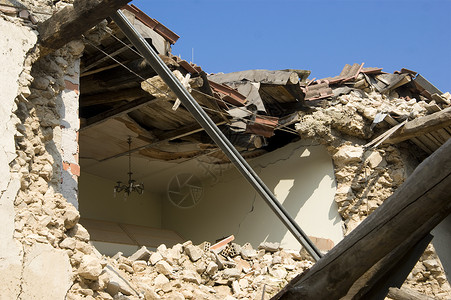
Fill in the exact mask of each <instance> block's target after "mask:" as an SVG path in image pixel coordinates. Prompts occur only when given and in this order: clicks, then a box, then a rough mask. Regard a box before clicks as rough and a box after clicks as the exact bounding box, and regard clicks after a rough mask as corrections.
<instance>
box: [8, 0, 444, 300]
mask: <svg viewBox="0 0 451 300" xmlns="http://www.w3.org/2000/svg"><path fill="white" fill-rule="evenodd" d="M22 2H23V3H24V4H25V5H26V6H27V7H29V8H30V10H31V12H32V14H36V15H37V16H38V18H40V19H42V18H45V16H47V17H48V16H49V15H50V14H51V13H52V12H53V11H54V10H57V9H60V8H61V7H62V6H64V5H67V4H68V3H69V4H70V3H72V2H73V1H53V2H52V1H50V2H49V1H43V0H42V1H31V0H27V1H22ZM3 17H4V18H5V19H7V20H10V21H12V22H17V20H14V18H10V17H6V16H3ZM20 24H23V23H20ZM28 25H30V24H28ZM20 26H22V25H20ZM30 26H31V25H30ZM101 26H105V24H101ZM90 36H91V37H92V39H95V36H96V32H95V30H94V31H92V32H91V35H90ZM83 47H84V45H83V43H82V42H81V41H74V42H71V43H69V44H68V45H67V46H65V47H63V48H62V49H60V50H58V51H56V52H55V53H54V54H52V55H49V56H47V57H45V58H42V59H41V60H39V61H37V57H38V54H37V53H36V52H34V51H35V50H32V51H31V52H30V53H29V54H28V56H27V58H26V59H25V61H24V66H23V71H22V73H21V74H20V78H19V83H20V87H19V89H18V92H17V98H16V101H15V105H16V107H17V108H16V111H15V116H16V117H17V119H18V124H17V126H16V128H17V132H16V136H15V146H16V157H15V159H14V160H13V161H12V162H11V163H10V168H11V169H10V170H11V173H13V174H15V175H17V176H18V180H19V182H20V188H19V192H18V194H17V196H16V197H15V200H14V208H15V231H14V239H15V241H16V242H17V243H18V244H20V245H21V249H22V250H21V255H22V257H21V258H20V259H21V261H22V263H23V264H24V274H23V278H21V279H20V280H22V283H23V285H21V289H23V290H22V291H21V293H22V294H21V297H18V299H27V297H28V296H30V297H29V298H28V299H30V298H31V296H32V293H31V292H30V291H31V290H27V287H26V286H27V284H28V282H31V280H33V279H35V278H36V276H35V275H33V273H31V271H34V270H31V271H30V270H29V269H30V264H28V265H27V267H25V265H26V264H27V263H28V262H31V261H33V260H34V259H35V257H40V260H36V261H43V262H45V263H49V262H50V263H51V262H52V261H53V262H58V266H59V268H58V269H63V268H66V265H67V266H68V268H69V270H62V271H61V273H58V272H57V273H56V274H58V276H61V278H60V279H61V282H65V284H64V285H63V284H62V288H63V289H66V290H67V289H69V287H70V290H69V292H68V294H67V296H66V299H68V300H70V299H81V298H83V299H229V300H232V299H262V296H264V299H269V298H270V296H271V295H274V294H275V293H276V292H277V291H278V290H280V289H281V288H282V287H283V286H284V285H286V284H287V283H288V282H289V281H290V280H291V279H293V278H294V277H295V276H296V275H297V274H300V273H302V272H303V271H305V270H307V269H308V268H310V267H311V266H312V265H313V263H312V261H311V260H309V259H308V257H307V256H306V255H302V254H301V253H303V252H301V253H299V252H295V251H289V250H286V249H280V247H279V245H278V244H276V243H263V244H261V245H260V246H259V247H258V249H253V248H252V246H250V245H249V244H246V245H243V246H239V245H237V244H232V245H233V246H231V247H228V248H226V249H227V251H224V250H223V251H221V252H220V253H215V252H212V251H210V250H209V249H208V248H207V249H206V247H203V246H197V245H193V244H192V243H191V242H189V241H188V242H185V243H184V244H183V245H182V244H177V245H175V246H173V247H171V248H167V247H166V246H164V245H162V246H160V247H158V249H157V251H156V252H151V251H149V250H147V249H146V248H141V249H140V250H139V251H138V252H136V253H135V254H133V255H132V256H130V257H128V258H127V257H124V256H122V255H121V254H120V253H119V254H117V255H115V256H114V257H113V258H109V257H102V256H101V255H100V254H99V253H98V252H97V250H96V249H95V248H94V247H93V246H92V245H90V244H89V233H88V232H87V230H86V229H85V228H84V227H83V226H82V225H81V224H79V223H78V220H79V218H80V215H79V213H78V211H77V209H76V208H75V207H74V206H73V205H72V204H70V203H68V202H67V199H65V198H64V197H63V196H62V194H61V187H60V183H61V178H62V175H61V172H62V171H61V169H62V165H61V164H62V162H61V161H58V155H57V154H56V153H57V149H56V148H57V146H58V145H55V137H57V136H59V135H61V130H62V129H61V127H60V125H61V124H60V123H61V122H60V120H61V115H60V113H59V110H58V108H59V106H61V103H60V95H61V93H62V91H63V90H64V89H65V86H66V84H65V81H64V78H65V76H67V75H69V76H74V75H76V73H77V72H76V70H75V68H74V65H75V61H76V60H77V59H78V57H79V56H80V55H81V54H82V51H83ZM442 97H444V98H445V99H447V100H448V102H449V101H450V100H451V96H450V95H449V93H447V94H444V95H442ZM430 105H431V103H426V102H425V101H423V100H421V99H420V101H416V100H415V101H414V99H412V100H406V99H401V98H399V97H397V95H396V93H394V92H393V93H391V94H390V95H382V94H379V93H376V92H363V91H362V92H360V93H358V92H355V91H353V92H351V93H350V94H348V95H342V96H339V97H337V98H336V99H335V100H333V101H331V103H330V105H329V106H328V107H325V108H316V110H315V111H313V112H301V113H300V114H299V122H298V123H297V124H296V129H297V130H298V132H299V134H300V135H301V137H305V138H314V139H316V140H318V141H320V142H321V143H323V144H325V145H326V146H327V149H328V151H329V152H330V154H331V156H332V158H333V161H334V164H335V175H336V180H337V193H336V196H335V201H336V203H337V205H338V208H339V212H340V214H341V216H342V217H343V219H344V220H345V228H344V232H345V233H346V234H348V233H349V232H351V231H352V229H354V228H355V227H356V226H358V224H360V222H361V221H362V220H363V219H364V218H365V217H367V216H368V215H369V214H371V212H373V211H374V210H375V209H376V208H377V207H378V206H379V205H380V204H382V203H383V201H384V200H385V199H386V198H388V197H389V196H390V195H391V194H392V193H393V191H394V190H395V189H396V188H397V187H399V186H400V185H401V184H402V182H403V181H404V180H405V179H406V177H407V176H408V174H409V173H410V171H411V169H413V168H414V167H415V165H414V164H412V163H411V161H414V160H415V157H412V154H411V151H408V149H406V148H404V146H402V145H397V146H396V147H395V146H391V145H382V146H379V147H378V148H377V149H365V148H364V147H363V145H365V144H366V143H367V142H368V140H369V139H370V138H371V137H374V136H375V133H377V132H381V131H383V130H386V129H388V127H387V126H386V125H384V124H379V125H376V127H375V128H373V129H372V126H371V125H372V122H373V120H374V118H375V116H376V115H377V113H379V112H394V113H396V114H397V115H398V116H404V117H419V116H422V115H425V114H427V112H428V107H429V106H430ZM373 130H374V131H373ZM409 150H412V149H409ZM2 192H3V191H2ZM44 250H45V251H44ZM42 253H47V256H43V255H42ZM59 262H61V263H59ZM31 266H32V267H33V265H31ZM28 271H30V272H29V273H27V272H28ZM27 274H28V275H27ZM61 274H65V275H66V277H64V278H63V277H62V275H61ZM27 276H29V278H30V280H27V278H28V277H27ZM44 284H45V282H44ZM405 285H406V286H409V287H411V288H413V289H415V290H417V291H419V292H422V293H424V294H427V295H431V296H434V297H436V298H437V299H447V298H450V297H451V288H450V286H449V283H448V282H447V280H446V277H445V275H444V271H443V268H442V266H441V264H440V262H439V260H438V258H437V256H436V254H435V251H434V249H433V247H432V245H429V246H428V249H427V250H426V251H425V252H424V254H423V256H422V258H421V259H420V261H419V262H418V263H417V264H416V266H415V267H414V269H413V270H412V272H411V274H410V275H409V277H408V280H407V281H406V283H405ZM66 286H67V287H66ZM31 288H32V287H30V289H31ZM33 288H36V286H34V287H33ZM27 295H28V296H27ZM55 295H56V294H55ZM0 296H1V295H0ZM57 298H58V297H57V296H55V299H57Z"/></svg>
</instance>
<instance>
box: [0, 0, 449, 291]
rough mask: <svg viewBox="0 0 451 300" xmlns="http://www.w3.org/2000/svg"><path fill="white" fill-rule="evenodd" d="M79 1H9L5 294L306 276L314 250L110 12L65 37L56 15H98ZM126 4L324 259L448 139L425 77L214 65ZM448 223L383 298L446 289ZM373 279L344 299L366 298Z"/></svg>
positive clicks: (5, 23) (444, 107) (4, 100)
mask: <svg viewBox="0 0 451 300" xmlns="http://www.w3.org/2000/svg"><path fill="white" fill-rule="evenodd" d="M71 2H73V1H54V3H52V4H49V3H47V2H46V1H12V0H7V1H1V2H0V11H1V18H0V31H1V32H2V34H3V36H4V37H5V38H2V40H1V41H0V43H2V44H1V49H2V55H1V60H2V64H3V65H4V69H3V70H2V72H1V74H2V83H1V84H2V95H1V107H2V111H4V114H3V116H4V118H2V119H1V121H0V122H1V129H0V130H1V132H2V134H3V138H2V139H1V140H0V143H1V145H2V147H0V149H1V151H2V152H1V155H0V157H1V166H0V168H2V169H1V170H2V173H3V174H5V176H4V177H3V178H2V179H1V182H0V184H1V185H0V186H1V194H0V195H1V203H0V205H1V209H0V213H1V215H2V218H1V219H2V225H3V226H2V230H1V231H0V235H1V241H2V242H1V244H0V249H1V251H0V256H1V260H0V278H1V279H2V280H3V282H6V283H7V284H6V285H5V287H4V288H3V289H2V291H1V292H0V296H1V299H13V298H14V299H33V298H43V299H47V298H48V299H79V298H88V299H139V298H144V299H160V298H162V299H165V298H166V299H224V298H229V299H256V298H258V299H261V298H270V297H272V296H275V295H276V293H278V292H279V290H281V289H282V288H283V287H284V286H286V285H287V284H288V282H290V281H292V280H294V281H296V280H297V279H295V278H296V277H295V276H296V275H298V274H301V273H303V272H307V270H309V269H310V268H311V267H312V266H313V265H314V263H315V262H314V259H312V257H310V256H309V254H308V253H306V252H305V250H303V249H301V248H302V247H301V246H300V245H299V243H298V241H297V240H296V239H295V238H294V237H293V236H292V235H291V234H290V232H289V231H288V230H287V229H286V228H285V226H284V225H283V224H281V223H280V222H279V220H278V219H277V218H276V217H275V216H274V214H273V213H272V211H271V210H270V209H269V208H267V207H266V205H265V203H264V202H263V201H261V199H260V197H259V195H258V194H257V193H256V192H255V191H253V190H252V189H251V187H250V186H249V185H248V183H247V182H246V181H245V180H244V179H242V178H241V176H240V174H239V173H238V172H237V171H236V170H235V169H234V168H233V166H232V165H231V164H230V162H229V160H228V159H227V157H226V156H225V155H224V153H223V152H222V151H221V150H219V149H218V147H217V146H216V145H215V143H214V142H213V141H212V140H211V138H210V137H209V136H208V135H207V134H206V132H205V131H204V130H203V128H202V127H201V126H200V125H199V124H198V122H197V120H196V119H195V118H194V117H193V116H192V115H191V114H190V112H189V111H187V110H186V108H185V107H184V105H183V104H182V105H180V99H177V96H176V95H175V94H174V93H173V91H172V90H171V89H170V88H169V87H168V85H167V84H166V83H165V82H164V80H162V79H161V77H160V76H158V75H157V73H156V72H155V71H154V70H153V69H152V68H151V67H150V66H149V65H148V64H147V63H146V60H145V59H144V58H143V57H142V56H141V54H140V53H139V52H138V51H137V50H136V48H135V47H134V46H133V45H132V44H131V42H130V41H129V40H128V39H127V38H126V36H125V35H124V34H123V33H122V32H121V30H120V29H119V28H118V27H117V26H116V24H115V23H114V22H112V21H111V20H110V19H107V20H105V21H101V19H103V18H105V17H107V16H108V15H109V14H111V13H112V12H113V11H114V10H110V12H109V13H107V12H105V13H107V14H106V15H105V16H104V17H101V16H97V17H96V18H100V19H98V21H97V22H95V23H93V24H92V25H96V26H95V27H93V28H91V27H92V26H89V27H87V28H86V30H85V31H86V32H85V31H82V32H80V35H81V34H83V36H82V38H79V36H77V35H75V36H71V35H70V34H66V35H63V34H59V33H58V30H60V31H64V30H68V29H66V27H64V26H61V24H59V23H58V21H59V20H58V19H56V20H57V21H56V23H52V19H53V18H55V17H58V14H60V15H61V13H65V14H66V15H67V14H69V13H72V14H73V15H74V16H77V11H80V13H79V14H81V12H82V11H83V10H84V9H88V10H89V8H86V7H85V5H84V4H85V1H78V6H77V1H75V3H73V5H72V3H71ZM116 2H121V1H96V3H97V4H95V5H100V7H101V6H102V3H107V5H111V6H114V5H116V9H117V8H119V7H122V6H123V5H124V4H125V3H122V4H121V5H119V4H120V3H119V4H118V3H116ZM122 2H127V1H122ZM108 3H109V4H108ZM111 3H115V4H114V5H113V4H111ZM118 5H119V6H118ZM110 9H111V8H110ZM74 10H75V13H74ZM122 11H123V13H124V14H125V15H126V16H127V18H128V19H129V20H130V22H131V23H132V24H133V26H134V27H135V28H137V29H138V31H139V32H140V33H141V35H142V36H143V37H144V38H145V39H146V41H147V42H148V43H149V44H150V45H151V46H152V48H153V49H154V50H155V51H156V52H157V53H158V54H159V56H160V58H161V59H162V60H163V61H164V63H165V64H166V66H167V67H169V69H170V70H171V71H172V72H173V74H174V75H175V76H176V77H177V78H179V80H180V81H181V82H182V83H183V85H184V86H185V87H186V89H187V90H188V91H189V93H190V94H191V95H192V96H193V98H194V99H195V100H196V102H197V103H199V104H200V105H201V106H202V108H203V109H204V110H205V112H206V113H207V114H208V116H209V117H210V118H211V120H213V122H214V123H215V124H216V125H217V126H218V127H219V128H220V129H221V131H222V132H223V134H224V135H225V136H226V137H227V138H228V140H230V142H231V143H232V144H233V146H234V147H235V148H236V149H237V150H239V151H240V153H241V155H242V156H243V157H244V158H246V159H247V160H249V162H250V164H251V165H252V167H253V168H254V169H255V170H257V172H258V175H259V176H260V177H261V178H262V179H263V181H264V182H265V183H266V185H267V186H268V187H269V188H270V189H271V190H272V191H273V193H274V194H275V195H276V197H277V199H278V200H279V201H280V202H282V203H283V205H284V207H285V208H286V209H287V211H288V212H289V213H290V214H291V215H292V216H293V217H294V220H295V221H296V222H297V223H299V225H300V227H302V229H303V230H305V232H306V233H307V234H308V235H309V237H310V239H311V240H312V241H313V242H314V243H315V245H316V246H317V247H318V248H319V249H320V250H321V251H322V252H323V253H326V252H328V251H330V250H331V249H334V248H335V249H336V248H337V247H334V246H336V245H337V244H338V243H339V242H340V241H341V240H343V238H344V237H345V236H348V235H350V233H351V232H353V231H354V229H356V228H357V227H358V226H359V225H360V224H361V223H362V222H363V221H364V220H365V219H366V218H367V217H368V216H369V215H370V214H372V213H373V212H375V211H376V210H378V208H379V206H381V205H382V204H383V203H384V202H385V201H386V200H387V199H388V198H389V197H390V196H392V195H393V193H394V192H395V191H396V190H398V188H399V187H400V186H401V185H402V184H403V182H404V181H405V180H406V178H408V177H409V176H410V175H411V174H412V173H414V170H415V169H416V168H417V166H418V164H419V163H420V162H422V161H424V160H425V159H426V158H427V157H428V156H430V155H433V154H434V153H435V152H437V151H438V150H439V148H440V147H441V146H442V145H445V144H446V142H447V141H448V139H449V137H450V134H451V128H450V125H451V121H450V120H451V118H450V108H449V106H450V103H451V95H450V94H449V93H442V92H441V91H440V90H438V89H437V88H435V87H434V86H433V85H432V84H431V83H429V82H428V81H427V80H426V79H425V78H423V77H422V76H421V75H420V74H417V73H416V72H414V71H411V70H408V69H402V70H400V71H399V72H395V73H394V74H389V73H385V72H383V70H382V69H381V68H372V67H371V68H367V67H365V66H364V64H353V65H346V66H345V67H344V68H343V71H342V72H341V74H339V75H338V76H335V77H330V78H324V79H321V80H311V79H309V78H308V77H309V75H310V72H309V71H306V70H297V69H292V70H291V69H290V70H278V71H267V70H250V71H242V72H235V73H230V74H207V73H206V72H205V71H203V69H202V67H201V66H197V65H195V64H193V63H189V62H187V61H186V60H183V59H182V58H180V57H176V56H174V55H172V54H171V51H170V49H171V44H173V43H175V42H176V41H177V39H178V36H177V35H176V34H175V33H173V32H172V31H171V30H169V29H168V28H166V27H165V26H164V25H162V24H161V23H159V22H158V21H156V20H154V19H152V18H150V17H149V16H147V15H146V14H144V13H143V12H142V11H140V10H139V9H138V8H136V7H134V6H133V5H131V6H125V7H123V9H122ZM55 12H58V13H55ZM91 17H92V16H91ZM46 20H47V21H46ZM66 21H67V22H70V21H71V20H66ZM73 21H75V22H79V20H77V19H76V17H74V20H73ZM99 21H101V22H99ZM87 23H88V25H89V22H87ZM46 24H47V25H46ZM48 24H50V25H51V26H49V25H48ZM55 24H58V26H57V25H55ZM75 24H77V23H75ZM69 27H70V24H69V26H68V27H67V28H69ZM72 27H74V26H72ZM88 29H89V30H88ZM52 30H53V31H56V34H54V35H52V34H51V32H52ZM69 30H74V29H72V28H71V29H69ZM49 32H50V33H49ZM61 36H63V38H62V39H63V41H59V40H58V38H61ZM66 36H69V37H70V40H64V39H65V38H66ZM129 138H130V140H129ZM448 144H449V143H448ZM129 163H130V165H129ZM443 168H444V169H449V160H448V161H445V163H444V165H443ZM127 172H129V173H132V174H130V177H127V176H128V174H127ZM129 179H130V180H135V179H136V180H137V182H139V185H140V186H141V182H142V183H143V185H142V186H143V187H144V194H142V195H138V193H133V192H132V193H130V195H127V197H125V198H124V191H122V192H121V193H120V192H119V191H120V190H121V188H122V187H123V186H124V185H123V184H122V183H119V184H118V183H116V181H117V180H120V181H125V182H126V184H130V182H129V181H128V180H129ZM431 180H432V179H431ZM142 186H141V187H142ZM113 192H116V193H117V195H116V197H113ZM125 192H126V191H125ZM125 195H126V193H125ZM448 198H449V197H448ZM446 200H448V202H449V199H443V201H446ZM425 209H426V208H425ZM448 210H449V207H447V206H444V208H443V214H444V215H443V216H441V217H440V218H441V219H444V218H445V217H446V216H447V215H448V214H449V211H448ZM372 215H373V214H372ZM80 217H81V218H80ZM441 219H440V220H439V221H441ZM262 220H265V222H262ZM437 222H438V221H437ZM413 223H414V222H413V221H412V224H413ZM449 223H450V221H449V217H448V218H446V219H445V220H444V221H443V222H441V223H440V225H438V226H437V227H435V226H433V227H435V229H434V232H433V233H434V235H435V238H434V240H433V241H432V243H431V244H429V245H428V246H427V247H426V246H424V248H423V250H422V251H421V252H422V255H421V257H420V259H419V260H418V258H417V260H418V262H417V263H416V264H415V266H414V267H413V269H412V267H411V268H410V270H411V272H410V270H409V272H410V274H409V275H408V276H407V274H406V276H407V279H406V280H405V283H404V285H403V287H402V288H401V289H400V290H393V289H392V290H391V294H390V295H389V296H390V297H392V298H393V299H403V298H400V297H401V296H399V293H403V292H404V293H406V292H410V293H417V294H416V296H417V297H427V296H424V295H429V296H431V297H435V298H438V299H447V298H449V297H451V288H450V286H449V282H448V279H447V276H446V274H449V270H450V268H451V263H450V258H449V253H448V252H449V251H447V249H449V243H450V242H449V241H450V239H449V231H450V224H449ZM393 230H394V231H396V229H395V228H394V229H393ZM429 231H430V230H427V232H429ZM400 234H401V233H400ZM186 240H190V241H188V242H187V241H186ZM205 241H207V242H205ZM331 252H333V251H331ZM437 254H438V256H439V257H440V259H439V258H438V256H437ZM356 263H359V262H356ZM50 266H51V268H52V270H49V268H50ZM359 277H360V276H359ZM448 278H449V275H448ZM403 281H404V280H403ZM356 282H357V281H356ZM401 283H402V282H401ZM362 289H363V288H361V289H358V288H357V290H358V291H354V292H352V289H349V291H348V292H347V297H349V298H352V297H354V299H365V295H364V294H363V295H359V294H358V292H360V290H362ZM352 293H354V294H352ZM362 293H363V292H362ZM397 293H398V294H397ZM418 293H419V294H418ZM276 297H279V296H276ZM281 297H282V296H281ZM331 297H332V298H335V297H334V296H331ZM358 297H360V298H358ZM362 297H363V298H362ZM397 297H398V298H397ZM320 298H321V297H316V298H311V299H320ZM366 299H368V298H366Z"/></svg>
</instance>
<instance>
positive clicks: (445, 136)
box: [437, 128, 451, 142]
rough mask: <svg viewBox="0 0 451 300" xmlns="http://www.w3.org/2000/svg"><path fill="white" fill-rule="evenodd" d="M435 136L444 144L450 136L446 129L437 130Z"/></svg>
mask: <svg viewBox="0 0 451 300" xmlns="http://www.w3.org/2000/svg"><path fill="white" fill-rule="evenodd" d="M437 134H438V135H439V136H441V138H442V140H443V141H444V142H446V141H447V140H448V139H449V138H451V134H449V133H448V131H446V129H444V128H442V129H439V130H437Z"/></svg>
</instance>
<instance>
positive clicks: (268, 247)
mask: <svg viewBox="0 0 451 300" xmlns="http://www.w3.org/2000/svg"><path fill="white" fill-rule="evenodd" d="M279 248H280V243H270V242H263V243H261V244H260V245H259V246H258V249H263V250H265V251H267V252H276V251H277V250H279Z"/></svg>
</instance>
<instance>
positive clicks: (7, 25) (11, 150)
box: [0, 16, 37, 299]
mask: <svg viewBox="0 0 451 300" xmlns="http://www.w3.org/2000/svg"><path fill="white" fill-rule="evenodd" d="M14 21H15V20H13V19H8V18H3V17H2V16H0V32H1V33H2V38H1V39H0V49H1V50H0V51H1V55H0V65H1V66H2V71H1V72H0V83H1V87H0V90H1V93H0V114H1V116H2V117H1V118H0V132H1V139H0V173H1V174H2V176H0V227H1V230H0V280H2V282H4V283H5V284H4V285H3V288H2V291H3V292H2V293H4V295H2V299H13V298H14V299H16V298H17V296H18V295H19V293H20V283H21V276H22V263H23V249H22V245H21V244H20V243H18V242H17V241H16V240H14V238H13V234H14V218H15V211H14V200H15V198H16V195H17V192H18V191H19V188H20V175H19V174H18V171H19V170H18V169H17V168H16V169H15V170H14V171H13V170H11V171H10V163H11V162H12V161H13V160H14V159H15V158H16V149H15V148H16V147H15V144H14V135H15V133H16V128H15V127H16V125H17V123H18V122H19V120H18V119H17V117H16V116H15V115H14V114H13V112H14V111H15V110H16V108H17V104H16V102H15V99H16V96H17V93H18V91H19V80H21V81H25V82H26V81H27V80H28V76H29V72H30V66H28V70H24V64H25V58H26V54H27V52H28V51H29V50H30V49H31V48H32V47H33V46H34V44H35V43H36V40H37V36H36V33H35V32H33V30H31V29H30V28H28V27H25V26H20V24H17V23H15V22H14Z"/></svg>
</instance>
